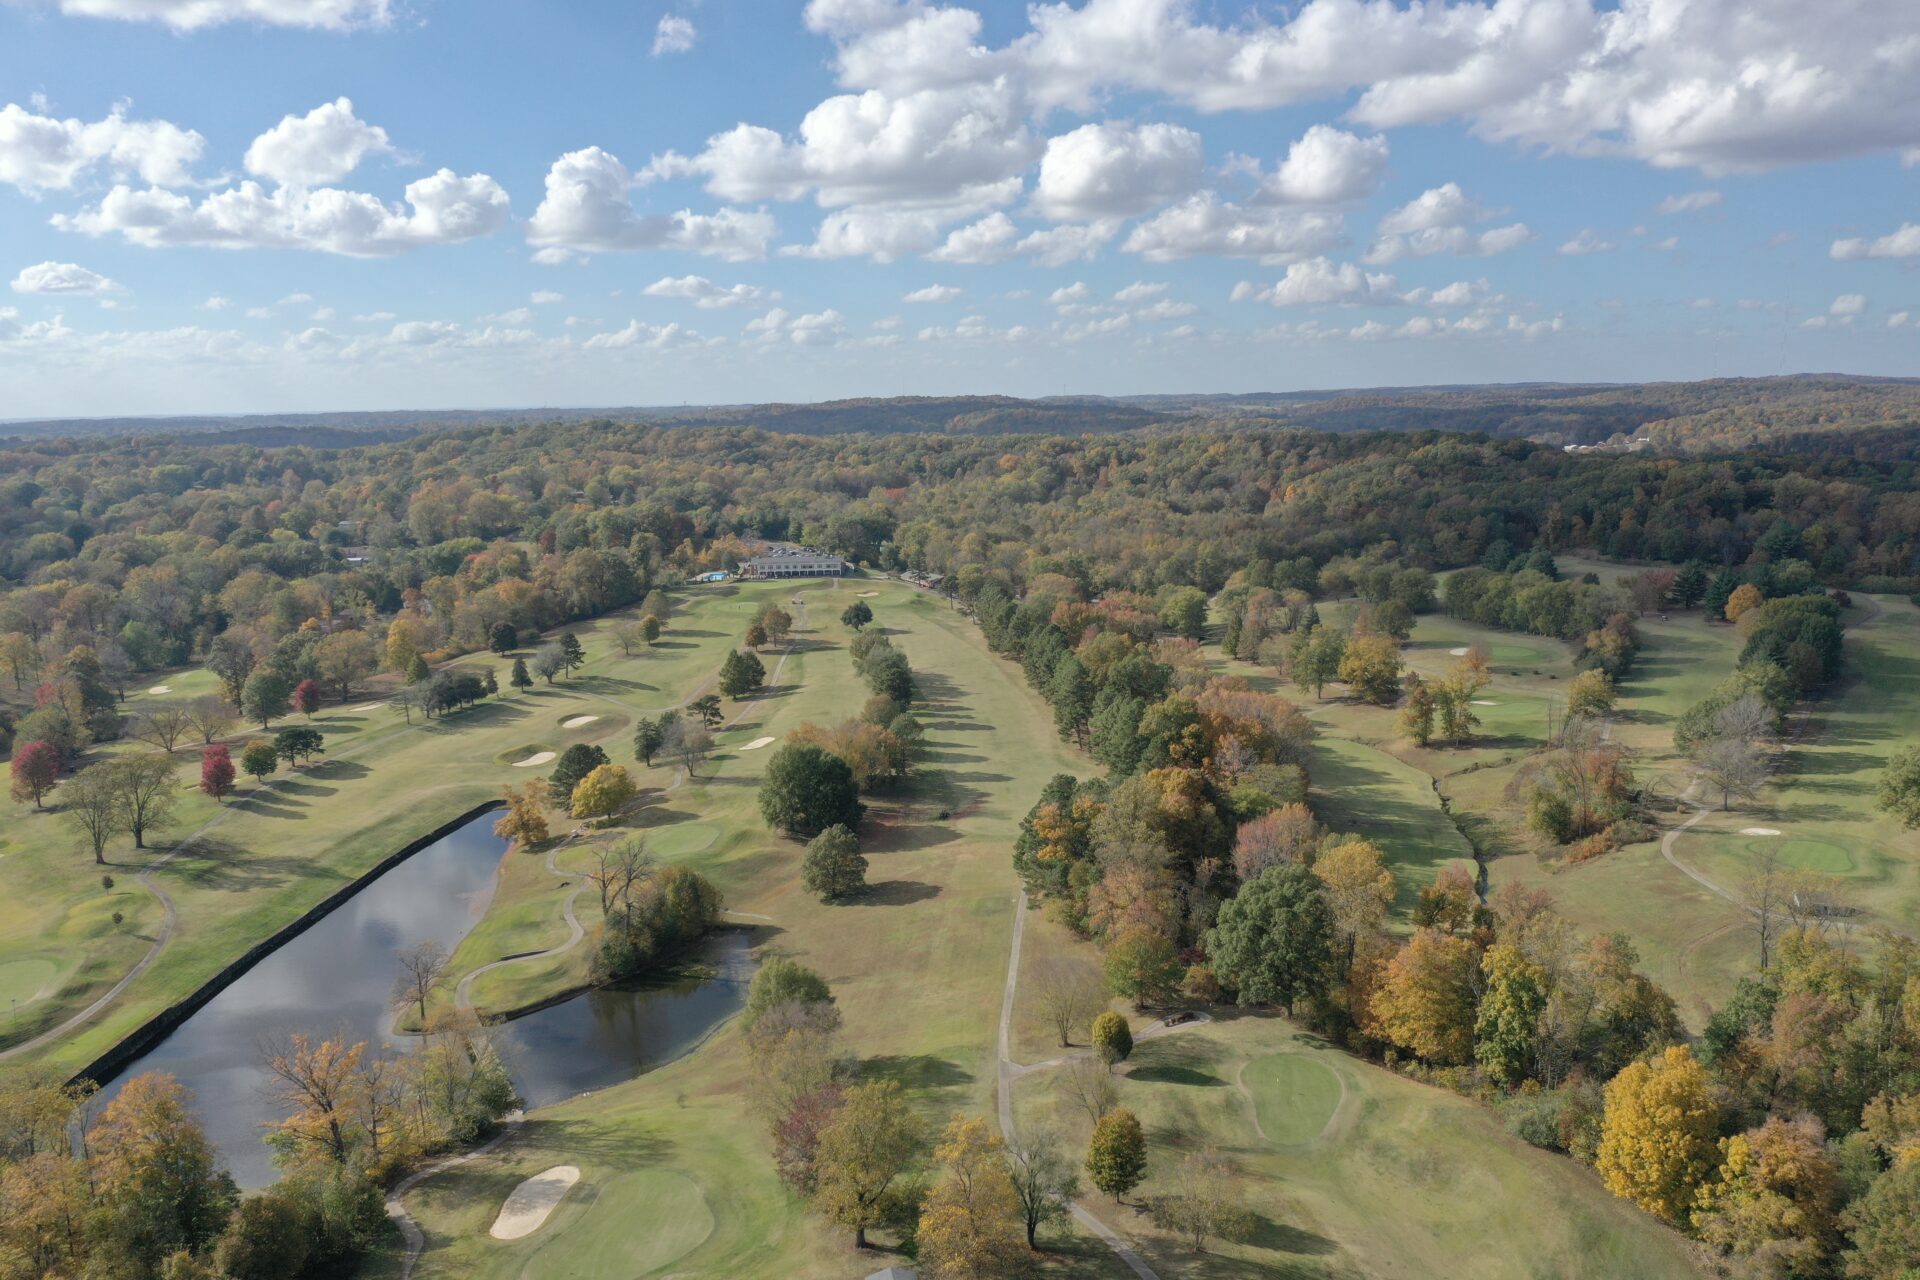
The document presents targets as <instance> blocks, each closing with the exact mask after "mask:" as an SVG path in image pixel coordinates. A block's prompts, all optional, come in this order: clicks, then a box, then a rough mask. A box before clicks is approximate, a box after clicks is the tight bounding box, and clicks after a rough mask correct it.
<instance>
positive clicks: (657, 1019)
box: [496, 929, 753, 1107]
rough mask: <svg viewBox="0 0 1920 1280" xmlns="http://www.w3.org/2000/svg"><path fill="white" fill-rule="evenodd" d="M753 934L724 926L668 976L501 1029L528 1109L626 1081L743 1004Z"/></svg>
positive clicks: (576, 1000) (684, 1047)
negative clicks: (724, 927) (724, 928)
mask: <svg viewBox="0 0 1920 1280" xmlns="http://www.w3.org/2000/svg"><path fill="white" fill-rule="evenodd" d="M752 946H753V942H752V939H751V938H750V937H749V936H748V935H747V934H746V933H745V932H744V931H742V930H738V929H726V930H722V931H721V932H719V933H715V934H712V935H710V936H709V937H707V938H706V939H705V940H704V941H702V942H701V943H700V945H699V946H697V947H695V948H694V950H693V951H692V952H691V953H690V954H689V956H688V957H687V961H686V962H685V963H684V964H683V965H681V966H679V967H678V970H677V972H676V973H675V975H674V976H672V977H670V978H668V979H666V980H663V981H655V982H649V983H645V984H638V985H634V986H632V987H615V988H608V989H606V990H602V991H588V992H585V993H584V994H581V995H577V996H575V997H573V998H572V999H571V1000H566V1001H562V1002H561V1003H560V1004H556V1005H549V1006H548V1007H546V1008H545V1009H541V1010H539V1011H538V1012H535V1013H530V1014H528V1015H527V1016H526V1017H524V1018H515V1019H514V1020H513V1021H512V1022H509V1023H507V1024H506V1025H505V1026H503V1027H501V1028H500V1030H499V1032H498V1040H497V1041H496V1043H498V1044H499V1046H500V1053H501V1055H502V1056H503V1057H504V1058H505V1059H506V1062H507V1067H508V1069H509V1070H511V1071H512V1072H513V1082H514V1085H515V1086H516V1087H517V1088H518V1089H519V1091H520V1096H521V1097H523V1098H525V1099H526V1100H527V1105H528V1106H530V1107H544V1106H546V1105H547V1104H549V1103H553V1102H559V1101H560V1100H561V1099H563V1098H571V1097H573V1096H574V1095H575V1094H578V1093H585V1092H587V1091H588V1090H590V1089H604V1088H605V1087H606V1086H608V1085H610V1084H618V1083H619V1082H620V1081H622V1080H630V1079H632V1078H633V1077H634V1076H637V1075H639V1074H640V1073H641V1072H642V1071H645V1070H647V1069H648V1068H650V1067H657V1066H659V1065H660V1064H661V1063H663V1062H669V1061H672V1060H673V1059H674V1058H677V1057H679V1056H680V1055H681V1054H683V1053H685V1052H687V1051H688V1050H689V1049H691V1048H693V1047H694V1046H695V1045H696V1044H698V1043H699V1042H700V1040H701V1038H702V1037H703V1036H705V1035H706V1034H707V1033H708V1032H709V1031H711V1030H713V1028H714V1027H716V1026H718V1025H719V1024H720V1023H721V1022H722V1021H724V1020H725V1019H726V1018H727V1017H729V1016H730V1015H732V1014H733V1013H734V1012H736V1011H737V1010H738V1009H739V1008H740V1007H741V1005H742V1004H744V1003H745V1002H746V994H747V982H748V981H749V980H750V979H751V978H752V977H753V957H752V954H751V953H752Z"/></svg>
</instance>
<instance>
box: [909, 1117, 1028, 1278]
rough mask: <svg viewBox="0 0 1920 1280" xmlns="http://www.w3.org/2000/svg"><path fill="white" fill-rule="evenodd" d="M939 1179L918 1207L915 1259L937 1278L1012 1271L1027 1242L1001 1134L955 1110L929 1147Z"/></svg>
mask: <svg viewBox="0 0 1920 1280" xmlns="http://www.w3.org/2000/svg"><path fill="white" fill-rule="evenodd" d="M933 1159H934V1163H935V1164H936V1165H937V1166H938V1167H939V1169H940V1180H939V1181H938V1182H936V1183H934V1185H933V1190H932V1191H930V1192H929V1193H928V1194H927V1199H926V1203H925V1204H924V1205H922V1206H921V1209H920V1231H919V1235H918V1237H917V1239H918V1240H919V1243H920V1264H921V1266H922V1267H924V1268H925V1269H926V1271H927V1272H928V1274H930V1275H933V1276H936V1277H939V1280H949V1278H952V1280H988V1277H993V1276H1005V1275H1011V1274H1013V1273H1014V1272H1015V1271H1016V1270H1017V1269H1018V1268H1019V1266H1020V1264H1021V1263H1022V1262H1023V1261H1024V1259H1025V1256H1026V1253H1027V1248H1026V1239H1025V1236H1024V1234H1023V1232H1024V1229H1025V1228H1024V1222H1025V1218H1024V1217H1023V1215H1022V1213H1021V1209H1020V1198H1019V1196H1018V1195H1017V1194H1015V1191H1014V1186H1013V1178H1012V1176H1011V1175H1010V1174H1009V1173H1008V1171H1007V1162H1006V1159H1005V1157H1004V1153H1003V1151H1002V1148H1001V1142H1000V1139H998V1138H996V1137H994V1136H993V1135H992V1134H991V1133H989V1132H988V1131H987V1125H986V1122H985V1121H984V1120H981V1119H980V1118H979V1117H977V1116H955V1117H954V1118H953V1119H952V1120H950V1121H948V1122H947V1128H946V1131H945V1132H944V1133H942V1134H941V1135H940V1144H939V1145H938V1146H936V1147H935V1148H934V1149H933Z"/></svg>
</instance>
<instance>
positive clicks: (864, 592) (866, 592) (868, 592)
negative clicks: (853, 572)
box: [860, 591, 880, 597]
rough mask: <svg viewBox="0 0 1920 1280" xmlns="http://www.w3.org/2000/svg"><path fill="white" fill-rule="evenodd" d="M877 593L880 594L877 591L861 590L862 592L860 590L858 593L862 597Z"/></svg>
mask: <svg viewBox="0 0 1920 1280" xmlns="http://www.w3.org/2000/svg"><path fill="white" fill-rule="evenodd" d="M879 594H880V593H879V592H878V591H862V592H860V595H861V596H862V597H867V596H877V595H879Z"/></svg>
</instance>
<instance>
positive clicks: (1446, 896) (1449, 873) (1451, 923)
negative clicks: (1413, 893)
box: [1413, 862, 1480, 933]
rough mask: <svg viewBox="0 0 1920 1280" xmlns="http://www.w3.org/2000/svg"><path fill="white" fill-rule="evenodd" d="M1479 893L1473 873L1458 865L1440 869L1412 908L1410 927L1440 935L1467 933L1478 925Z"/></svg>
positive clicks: (1424, 886)
mask: <svg viewBox="0 0 1920 1280" xmlns="http://www.w3.org/2000/svg"><path fill="white" fill-rule="evenodd" d="M1479 915H1480V893H1479V891H1478V890H1477V889H1475V888H1474V885H1473V873H1472V872H1471V871H1468V870H1467V868H1466V866H1465V865H1464V864H1462V863H1458V862H1449V863H1448V864H1447V865H1446V866H1444V867H1442V868H1440V871H1439V873H1438V874H1436V875H1435V876H1434V877H1433V879H1432V881H1431V882H1429V883H1427V884H1424V885H1422V886H1421V887H1420V896H1419V899H1418V900H1417V901H1416V902H1415V903H1414V907H1413V923H1414V924H1415V925H1416V926H1419V927H1421V928H1431V929H1438V930H1440V931H1441V932H1442V933H1468V932H1471V931H1472V929H1473V927H1474V925H1475V924H1476V923H1477V922H1478V919H1479Z"/></svg>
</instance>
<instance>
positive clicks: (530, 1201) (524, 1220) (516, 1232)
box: [488, 1164, 580, 1240]
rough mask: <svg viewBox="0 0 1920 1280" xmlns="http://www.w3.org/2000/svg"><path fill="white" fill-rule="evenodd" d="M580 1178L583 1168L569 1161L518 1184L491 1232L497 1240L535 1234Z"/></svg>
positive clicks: (516, 1238)
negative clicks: (577, 1167) (579, 1168)
mask: <svg viewBox="0 0 1920 1280" xmlns="http://www.w3.org/2000/svg"><path fill="white" fill-rule="evenodd" d="M578 1181H580V1170H578V1169H576V1168H575V1167H574V1166H572V1165H570V1164H557V1165H555V1166H553V1168H551V1169H549V1170H547V1171H546V1172H545V1173H542V1174H537V1175H535V1176H534V1177H531V1178H528V1179H527V1180H526V1181H525V1182H523V1183H521V1184H520V1185H519V1186H517V1187H515V1188H514V1189H513V1194H512V1195H510V1196H508V1197H507V1202H506V1203H505V1204H503V1205H501V1206H500V1216H499V1217H497V1218H495V1219H494V1220H493V1227H492V1229H491V1230H490V1231H489V1232H488V1234H489V1235H491V1236H492V1237H493V1238H494V1239H495V1240H518V1239H520V1238H521V1237H522V1236H530V1235H532V1234H533V1233H534V1232H536V1231H538V1230H539V1229H540V1227H541V1225H542V1224H543V1223H545V1222H546V1220H547V1215H548V1214H550V1213H552V1212H553V1211H554V1209H555V1208H556V1207H558V1206H559V1204H560V1201H561V1200H562V1199H564V1198H565V1196H566V1194H567V1192H569V1191H571V1190H573V1184H574V1183H576V1182H578Z"/></svg>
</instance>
